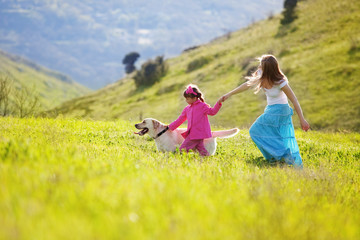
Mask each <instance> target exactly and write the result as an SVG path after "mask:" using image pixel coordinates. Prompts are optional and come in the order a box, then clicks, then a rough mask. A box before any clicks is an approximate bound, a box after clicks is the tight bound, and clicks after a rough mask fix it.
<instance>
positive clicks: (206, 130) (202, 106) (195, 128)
mask: <svg viewBox="0 0 360 240" xmlns="http://www.w3.org/2000/svg"><path fill="white" fill-rule="evenodd" d="M221 106H222V104H221V103H220V102H217V103H216V104H215V106H214V107H213V108H212V107H210V106H209V105H208V104H206V103H204V102H202V101H200V100H197V101H196V102H194V103H192V104H189V105H188V106H186V107H185V108H184V110H183V111H182V113H181V114H180V116H179V117H178V119H176V120H175V121H174V122H172V123H171V124H170V125H169V129H170V130H172V131H173V130H175V129H176V128H178V127H179V126H180V125H181V124H183V123H184V122H185V121H186V120H188V125H187V130H186V132H184V133H182V136H183V137H184V138H185V141H184V142H183V144H182V145H181V147H180V150H181V149H183V148H186V150H187V151H188V150H190V149H195V148H196V149H197V150H198V151H199V152H200V154H201V155H209V153H208V152H207V151H206V149H205V147H204V141H203V140H204V139H205V138H211V137H212V135H211V128H210V123H209V119H208V117H207V115H211V116H213V115H216V114H217V112H218V111H219V110H220V108H221Z"/></svg>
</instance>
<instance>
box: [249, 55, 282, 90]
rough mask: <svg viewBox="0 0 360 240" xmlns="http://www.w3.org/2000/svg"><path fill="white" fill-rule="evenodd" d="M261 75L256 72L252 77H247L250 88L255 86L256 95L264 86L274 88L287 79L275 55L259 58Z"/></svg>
mask: <svg viewBox="0 0 360 240" xmlns="http://www.w3.org/2000/svg"><path fill="white" fill-rule="evenodd" d="M259 61H260V66H259V70H261V73H260V72H259V70H258V71H256V72H255V73H253V74H252V76H250V77H246V79H247V80H248V85H249V86H255V93H258V92H259V91H260V89H261V88H262V87H263V86H264V83H268V85H270V86H273V85H275V84H278V83H279V81H280V80H282V79H285V78H286V77H285V75H284V74H283V73H282V72H281V70H280V67H279V63H278V61H277V60H276V58H275V57H274V56H273V55H263V56H261V58H259Z"/></svg>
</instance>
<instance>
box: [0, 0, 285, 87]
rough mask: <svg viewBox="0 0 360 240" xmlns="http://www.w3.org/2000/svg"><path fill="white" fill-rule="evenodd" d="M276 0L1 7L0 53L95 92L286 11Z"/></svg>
mask: <svg viewBox="0 0 360 240" xmlns="http://www.w3.org/2000/svg"><path fill="white" fill-rule="evenodd" d="M282 7H283V1H279V0H254V1H246V0H197V1H195V0H182V1H170V0H148V1H145V0H132V1H130V0H104V1H94V0H84V1H79V0H0V49H2V50H4V51H6V52H9V53H12V54H16V55H20V56H23V57H26V58H28V59H29V60H32V61H35V62H36V63H38V64H41V65H43V66H45V67H47V68H50V69H53V70H56V71H59V72H62V73H64V74H66V75H68V76H70V77H71V78H72V79H73V80H75V81H77V82H79V83H81V84H83V85H85V86H87V87H90V88H93V89H97V88H101V87H103V86H105V85H107V84H109V83H112V82H115V81H117V80H119V79H120V78H122V77H123V76H124V65H123V64H122V59H123V57H124V56H125V55H126V54H127V53H129V52H132V51H136V52H138V53H139V54H140V56H141V57H140V58H139V61H138V63H137V65H138V66H139V65H140V64H141V63H143V62H145V61H146V60H148V59H149V58H155V57H156V56H160V55H163V56H165V58H170V57H175V56H177V55H179V54H181V52H182V51H183V50H184V49H185V48H188V47H191V46H194V45H200V44H204V43H207V42H209V41H211V40H212V39H214V38H216V37H218V36H221V35H223V34H225V33H227V32H229V31H235V30H238V29H241V28H243V27H246V26H247V25H249V24H250V23H252V22H254V21H257V20H260V19H264V18H266V17H268V16H269V15H270V14H275V13H278V12H280V11H281V10H282Z"/></svg>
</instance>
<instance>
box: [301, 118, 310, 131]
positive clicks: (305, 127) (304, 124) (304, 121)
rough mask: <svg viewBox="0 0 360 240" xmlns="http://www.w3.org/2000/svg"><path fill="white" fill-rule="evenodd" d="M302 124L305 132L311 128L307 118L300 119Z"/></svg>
mask: <svg viewBox="0 0 360 240" xmlns="http://www.w3.org/2000/svg"><path fill="white" fill-rule="evenodd" d="M300 124H301V128H302V130H304V131H305V132H307V131H308V130H309V129H310V124H309V123H308V122H307V121H306V120H305V119H302V120H300Z"/></svg>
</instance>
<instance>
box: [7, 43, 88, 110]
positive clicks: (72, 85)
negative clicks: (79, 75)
mask: <svg viewBox="0 0 360 240" xmlns="http://www.w3.org/2000/svg"><path fill="white" fill-rule="evenodd" d="M0 73H1V74H3V75H5V76H8V77H9V78H10V79H12V80H13V84H14V87H15V88H20V86H26V87H28V88H33V87H34V88H35V89H36V94H37V95H38V96H39V101H40V104H41V107H42V109H43V110H48V109H50V108H54V107H55V106H57V105H59V104H61V103H63V102H64V101H67V100H70V99H72V98H76V97H80V96H82V95H84V94H87V93H89V92H90V90H89V89H88V88H87V87H84V86H82V85H80V84H78V83H76V82H75V81H73V80H72V79H71V78H69V77H68V76H66V75H64V74H62V73H59V72H56V71H53V70H50V69H47V68H45V67H43V66H41V65H39V64H37V63H35V62H33V61H30V60H28V59H25V58H23V57H20V56H16V55H12V54H9V53H6V52H4V51H2V50H0Z"/></svg>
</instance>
